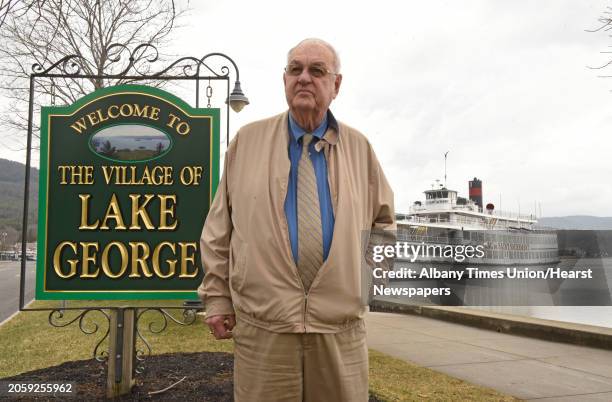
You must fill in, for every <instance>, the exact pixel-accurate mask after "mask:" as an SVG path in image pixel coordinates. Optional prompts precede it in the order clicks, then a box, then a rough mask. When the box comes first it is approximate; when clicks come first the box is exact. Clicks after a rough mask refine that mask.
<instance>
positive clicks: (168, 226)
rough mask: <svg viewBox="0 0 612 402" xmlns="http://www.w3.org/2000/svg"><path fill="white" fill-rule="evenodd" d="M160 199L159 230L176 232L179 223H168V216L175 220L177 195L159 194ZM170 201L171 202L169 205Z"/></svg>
mask: <svg viewBox="0 0 612 402" xmlns="http://www.w3.org/2000/svg"><path fill="white" fill-rule="evenodd" d="M157 196H158V197H159V227H158V229H159V230H174V229H176V226H177V224H178V221H176V220H175V221H174V222H168V219H167V217H166V216H169V217H170V218H171V219H172V218H174V207H176V194H172V195H167V194H158V195H157ZM168 201H171V203H170V205H168Z"/></svg>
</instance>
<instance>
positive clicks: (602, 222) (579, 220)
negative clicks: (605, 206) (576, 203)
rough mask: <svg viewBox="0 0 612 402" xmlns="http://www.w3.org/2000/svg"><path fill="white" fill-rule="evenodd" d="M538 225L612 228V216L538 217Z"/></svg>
mask: <svg viewBox="0 0 612 402" xmlns="http://www.w3.org/2000/svg"><path fill="white" fill-rule="evenodd" d="M537 226H538V227H542V226H544V227H549V228H554V229H565V230H571V229H575V230H612V217H611V216H608V217H600V216H590V215H572V216H558V217H549V218H538V224H537Z"/></svg>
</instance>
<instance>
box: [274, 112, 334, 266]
mask: <svg viewBox="0 0 612 402" xmlns="http://www.w3.org/2000/svg"><path fill="white" fill-rule="evenodd" d="M328 126H332V127H337V123H336V120H335V119H334V116H333V115H332V114H331V112H329V111H328V112H327V115H326V116H325V118H324V119H323V122H322V123H321V124H320V125H319V127H317V128H316V130H315V131H314V132H313V133H311V134H312V135H313V137H314V138H313V140H312V141H311V142H310V144H309V145H308V151H309V153H310V160H311V161H312V165H313V167H314V172H315V177H316V179H317V192H318V193H319V206H320V208H321V229H322V234H323V260H325V259H327V255H328V254H329V248H330V247H331V241H332V237H333V233H334V211H333V207H332V200H331V194H330V192H329V182H328V180H327V161H326V160H325V154H324V153H323V150H321V152H317V151H316V150H315V148H314V144H315V143H316V142H317V141H318V140H320V139H321V137H323V135H324V134H325V132H326V131H327V128H328ZM306 133H307V132H306V131H305V130H304V129H303V128H302V127H300V126H299V125H298V124H297V123H296V122H295V120H294V119H293V117H291V113H289V160H290V161H291V169H290V170H289V185H288V188H287V198H285V215H286V216H287V227H288V230H289V240H290V241H291V251H292V252H293V259H294V260H295V262H296V263H297V260H298V227H297V226H298V216H297V181H298V164H299V163H300V157H301V156H302V140H301V139H302V136H304V134H306Z"/></svg>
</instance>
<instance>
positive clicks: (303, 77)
mask: <svg viewBox="0 0 612 402" xmlns="http://www.w3.org/2000/svg"><path fill="white" fill-rule="evenodd" d="M310 81H312V77H311V76H310V72H308V67H304V68H303V69H302V72H301V73H300V75H298V82H299V83H308V82H310Z"/></svg>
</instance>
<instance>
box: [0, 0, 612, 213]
mask: <svg viewBox="0 0 612 402" xmlns="http://www.w3.org/2000/svg"><path fill="white" fill-rule="evenodd" d="M183 4H186V3H183ZM608 5H610V6H612V2H606V1H595V0H593V1H589V0H580V1H578V0H572V1H564V0H555V1H545V0H544V1H537V2H534V1H513V2H509V1H501V0H499V1H491V0H489V1H461V2H450V1H442V0H432V1H427V2H425V1H402V2H400V1H397V2H394V1H387V0H379V1H376V2H372V1H369V2H364V1H353V2H330V1H318V0H313V1H309V2H308V3H307V4H306V3H305V4H303V3H296V4H293V5H292V6H291V7H289V6H288V5H287V3H286V2H265V1H259V2H253V1H242V0H236V1H232V2H211V1H191V2H189V6H190V7H191V11H190V12H189V13H188V15H187V16H186V17H185V18H184V19H183V20H182V22H181V25H182V27H181V28H180V29H179V30H178V31H177V32H175V36H174V40H173V42H172V46H171V50H172V52H173V53H175V54H176V55H178V56H198V57H201V56H202V55H204V54H206V53H209V52H214V51H219V52H223V53H225V54H227V55H229V56H230V57H232V58H233V59H234V60H235V61H236V63H237V64H238V66H239V69H240V79H241V83H242V88H243V90H244V92H245V94H246V96H247V97H248V98H249V100H250V102H251V103H250V105H248V106H247V107H246V108H245V109H244V110H243V111H242V112H240V113H239V114H236V113H233V112H232V113H231V116H230V119H231V123H230V135H233V134H234V133H235V130H236V129H237V128H238V127H240V126H241V125H244V124H246V123H248V122H250V121H253V120H258V119H262V118H265V117H268V116H272V115H274V114H277V113H280V112H283V111H284V110H286V108H287V105H286V101H285V97H284V89H283V83H282V72H283V68H284V66H285V63H286V53H287V50H288V49H289V48H291V47H292V46H294V45H295V44H296V43H297V42H299V41H300V40H301V39H304V38H307V37H319V38H322V39H325V40H327V41H328V42H330V43H332V44H333V45H334V47H335V48H336V49H337V50H338V52H339V54H340V58H341V61H342V71H341V72H342V74H343V81H342V87H341V88H340V94H339V96H338V97H337V98H336V100H335V101H334V103H332V106H331V109H332V111H333V112H334V115H335V116H336V118H337V119H338V120H340V121H342V122H344V123H347V124H349V125H350V126H352V127H355V128H357V129H358V130H360V131H361V132H363V133H364V134H365V135H366V136H367V137H368V139H369V140H370V142H371V143H372V145H373V147H374V150H375V151H376V154H377V156H378V159H379V161H380V163H381V165H382V167H383V169H384V171H385V174H386V176H387V178H388V180H389V182H390V183H391V186H392V187H393V189H394V192H395V207H396V211H398V212H406V211H408V209H409V207H410V205H412V203H413V202H414V201H416V200H422V199H423V191H424V190H426V189H430V188H431V186H432V184H433V183H434V182H435V181H436V180H440V181H441V182H442V183H443V182H444V153H445V152H447V151H448V152H449V153H448V160H447V183H446V184H447V187H449V188H451V189H454V190H457V191H459V193H460V195H463V196H467V192H468V181H469V180H471V179H472V178H473V177H478V178H479V179H481V180H482V181H483V195H484V202H485V203H487V202H492V203H493V204H495V206H496V209H502V210H508V211H514V212H518V211H519V210H520V212H521V213H523V214H525V213H533V212H536V213H537V214H538V215H540V211H541V212H542V214H543V215H544V216H566V215H596V216H612V185H610V175H611V173H612V164H611V162H610V159H611V152H610V149H611V148H612V136H611V135H609V134H608V132H607V131H606V128H607V127H610V126H611V124H612V114H611V113H610V111H611V110H612V92H611V90H612V78H608V79H606V78H601V77H600V76H601V75H606V74H609V75H612V67H610V68H609V71H608V70H607V69H602V70H593V69H589V68H588V67H589V66H590V67H596V66H600V65H603V64H605V63H606V62H608V60H609V58H612V54H603V53H601V52H604V51H607V50H608V47H609V46H610V45H612V38H611V37H609V36H608V34H607V33H606V32H598V33H589V32H587V31H586V30H589V29H594V28H596V27H598V26H599V25H598V24H599V23H598V18H599V17H600V16H601V15H602V13H603V12H604V11H605V10H606V7H607V6H608ZM176 92H177V95H179V96H183V97H184V98H185V99H186V100H187V101H189V102H192V98H193V91H191V90H186V89H177V90H176ZM224 97H225V94H224V93H223V91H222V90H220V89H219V90H215V92H214V97H213V106H217V105H218V106H222V104H223V102H224V99H225V98H224ZM224 134H225V133H224V132H223V133H222V138H223V137H224ZM0 143H1V142H0ZM224 147H225V142H223V143H222V151H223V149H224ZM0 157H2V158H9V159H14V160H21V161H23V154H22V153H19V152H14V151H10V150H8V149H6V148H5V147H0Z"/></svg>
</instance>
